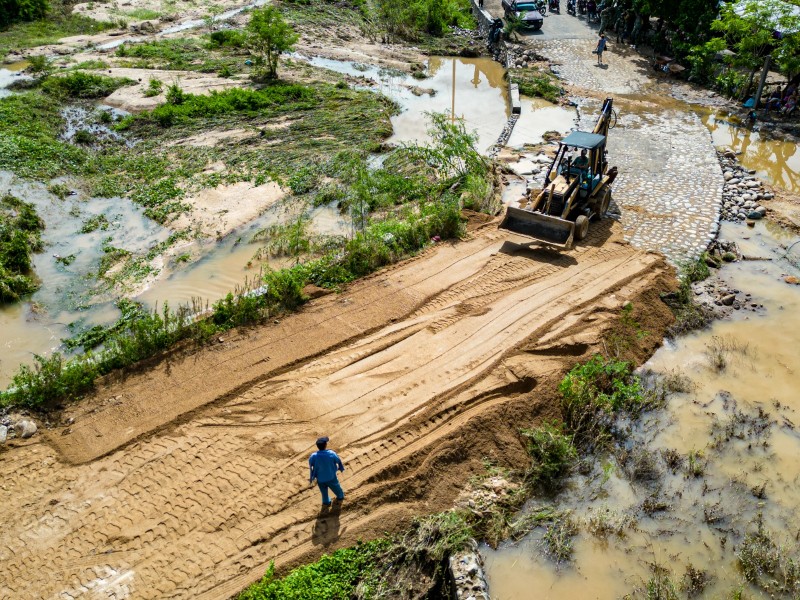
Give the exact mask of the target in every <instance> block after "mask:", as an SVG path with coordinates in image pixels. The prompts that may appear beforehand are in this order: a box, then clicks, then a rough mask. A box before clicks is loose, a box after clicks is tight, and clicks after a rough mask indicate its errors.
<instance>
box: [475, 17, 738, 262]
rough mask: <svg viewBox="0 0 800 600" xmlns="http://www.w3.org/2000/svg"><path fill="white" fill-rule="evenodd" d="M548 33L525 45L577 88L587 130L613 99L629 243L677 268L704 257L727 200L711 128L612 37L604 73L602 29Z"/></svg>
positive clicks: (566, 21) (557, 21)
mask: <svg viewBox="0 0 800 600" xmlns="http://www.w3.org/2000/svg"><path fill="white" fill-rule="evenodd" d="M488 6H489V7H490V8H489V10H492V9H493V7H494V2H493V1H492V3H490V4H488ZM496 10H498V12H497V13H496V14H500V12H499V6H498V8H497V9H496ZM594 28H596V26H594ZM542 29H543V31H545V32H546V35H544V34H543V35H540V36H537V35H533V34H531V35H527V36H525V38H524V41H523V45H524V46H525V47H529V48H531V49H533V50H535V51H536V52H537V53H538V54H541V55H543V56H545V57H547V58H548V59H550V60H551V61H552V63H553V69H554V71H555V72H557V74H558V75H559V77H561V78H562V80H563V81H564V83H565V84H568V85H569V86H571V87H572V88H573V89H572V91H571V96H572V97H573V99H574V100H575V101H576V102H577V103H578V104H579V106H580V108H581V110H580V112H581V119H580V125H579V126H580V128H581V129H588V130H591V128H592V127H593V125H594V121H595V119H596V117H597V114H598V111H599V108H600V101H599V98H600V97H602V96H603V95H608V96H612V97H614V98H615V107H616V108H617V114H618V120H617V124H616V127H615V128H614V129H612V130H611V132H610V134H609V143H608V148H609V162H610V164H611V165H616V166H618V167H619V177H618V178H617V180H616V183H615V184H614V202H615V204H616V208H617V209H618V210H619V212H620V214H621V217H620V218H621V221H622V225H623V228H624V232H625V238H626V239H627V240H628V241H630V242H631V243H633V244H634V245H636V246H638V247H640V248H644V249H647V250H655V251H658V252H662V253H664V254H665V255H666V256H667V258H668V259H669V260H670V261H671V262H673V263H678V262H680V261H681V260H684V259H686V258H687V257H689V256H696V255H698V254H699V253H700V252H702V251H703V250H704V249H705V247H706V245H707V244H708V242H709V241H710V240H711V239H712V238H713V237H714V235H715V234H716V231H717V229H718V227H719V212H720V208H721V202H722V185H723V179H722V171H721V169H720V166H719V163H718V161H717V158H716V153H715V150H714V146H713V144H712V140H711V134H710V133H709V131H708V130H707V129H706V127H705V126H704V125H703V123H702V122H701V121H700V119H699V117H698V116H697V115H696V114H695V113H694V112H693V111H692V110H691V107H690V106H689V105H688V104H684V103H682V102H679V101H675V100H671V99H668V98H667V97H668V96H669V94H670V92H671V89H672V86H673V85H676V84H675V83H673V82H671V81H665V80H658V79H657V78H656V77H654V73H653V71H652V70H651V69H650V67H649V61H648V59H647V58H645V57H643V56H641V55H640V54H638V53H636V52H633V51H632V50H630V49H629V48H627V47H625V46H623V45H619V44H615V43H614V41H613V33H612V34H610V35H611V36H612V39H611V40H610V43H609V51H608V52H606V53H605V55H604V60H605V62H606V63H607V66H606V67H604V68H601V67H598V66H596V65H595V62H596V57H595V55H593V54H592V49H593V48H594V47H595V44H596V39H597V35H596V32H595V31H594V30H593V28H592V27H590V26H589V25H587V24H586V23H585V22H584V21H583V20H582V19H577V18H575V17H572V16H569V15H567V14H566V12H564V14H562V15H548V16H547V18H546V20H545V25H544V27H543V28H542ZM582 96H584V97H582Z"/></svg>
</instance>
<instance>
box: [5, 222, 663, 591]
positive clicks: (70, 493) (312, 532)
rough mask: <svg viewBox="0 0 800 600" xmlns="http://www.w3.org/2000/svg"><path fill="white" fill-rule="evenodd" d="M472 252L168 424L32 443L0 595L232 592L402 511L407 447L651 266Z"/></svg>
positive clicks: (420, 446) (445, 425)
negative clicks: (161, 428)
mask: <svg viewBox="0 0 800 600" xmlns="http://www.w3.org/2000/svg"><path fill="white" fill-rule="evenodd" d="M495 235H496V234H495ZM428 259H429V258H428V257H423V258H422V259H420V261H419V262H424V261H425V260H428ZM466 262H467V263H468V264H469V266H470V268H468V269H465V270H463V271H461V272H459V273H458V277H456V276H455V274H453V273H451V274H450V277H449V279H448V282H447V284H446V285H443V286H442V288H441V289H440V290H439V291H435V292H434V293H433V294H431V295H430V296H429V297H430V298H431V302H430V303H423V304H422V305H421V306H420V307H419V308H418V310H416V311H414V312H412V313H411V314H410V315H409V317H408V318H407V319H403V320H400V321H398V322H396V323H387V324H386V325H385V326H384V327H383V328H379V329H376V330H375V331H373V332H372V333H369V334H367V335H364V336H361V337H359V338H356V339H355V340H354V341H352V342H351V343H348V344H345V345H343V346H342V347H340V348H338V349H337V350H334V351H332V352H329V353H324V354H322V355H320V356H319V357H318V358H316V359H313V360H310V361H308V362H306V363H305V364H302V365H299V366H297V367H296V368H294V369H291V370H288V371H286V372H284V373H281V374H278V375H274V376H272V377H268V378H266V379H264V380H262V381H257V382H255V383H254V384H253V385H251V386H249V387H248V388H247V389H244V390H241V391H240V392H239V393H238V394H237V395H235V396H234V397H232V398H230V399H228V400H226V401H225V402H221V403H218V404H217V405H215V406H213V407H209V408H208V409H206V410H204V411H202V412H200V413H197V414H196V415H195V417H194V418H193V419H192V420H190V421H188V422H186V423H184V424H183V425H181V426H180V427H178V428H177V429H174V430H173V431H171V432H169V433H163V434H161V435H158V436H154V437H150V438H147V439H141V440H139V441H137V442H134V443H133V444H132V445H130V446H128V447H127V448H126V449H125V450H124V451H118V452H115V453H113V454H110V455H108V456H106V457H104V458H100V459H98V460H95V461H93V462H91V463H88V464H86V465H81V466H67V465H63V464H60V463H57V462H55V461H52V457H53V453H52V451H50V450H49V449H46V448H44V447H42V451H43V452H45V453H46V454H47V455H48V457H49V459H50V460H51V461H52V462H50V463H49V464H48V466H47V467H46V468H43V467H41V466H39V465H37V464H35V462H29V463H27V464H28V467H29V468H30V469H31V470H32V471H34V472H36V476H37V484H36V485H35V486H33V489H32V490H31V491H32V494H31V496H30V497H26V490H25V489H24V488H22V487H21V486H19V487H17V488H15V490H16V491H15V493H14V502H15V507H14V509H13V514H14V515H15V518H14V519H12V518H10V517H11V514H12V512H11V511H10V509H9V508H2V509H0V515H1V516H2V518H3V520H4V522H6V523H8V524H9V525H8V528H7V530H6V535H5V536H4V539H3V542H2V545H0V556H2V557H4V558H8V559H9V560H8V561H6V562H7V568H6V569H4V570H3V574H1V575H0V596H2V595H3V594H8V595H10V597H20V598H25V597H31V598H38V597H45V598H48V597H53V598H79V597H85V598H89V597H92V598H95V597H101V598H106V597H124V596H125V595H126V594H128V595H129V597H135V598H164V597H169V598H226V597H228V596H230V595H232V594H234V593H235V592H237V591H239V589H241V587H243V586H244V585H245V584H247V583H249V582H250V581H252V580H254V579H257V578H258V577H259V576H260V575H261V573H262V572H263V569H264V568H265V567H266V565H267V564H268V563H269V561H270V560H276V562H277V563H278V564H279V565H281V564H289V563H291V562H293V561H295V560H297V559H299V558H300V557H303V556H305V555H307V554H313V553H314V552H316V551H317V550H316V549H317V548H319V547H328V545H329V544H330V543H332V542H333V541H335V540H336V539H337V537H338V535H342V536H343V537H342V539H351V540H352V539H353V536H355V535H357V533H358V532H359V531H366V530H369V529H370V528H373V529H374V528H375V527H380V526H381V523H383V522H384V520H385V519H386V518H387V516H388V515H389V514H394V513H395V512H397V511H401V512H402V511H403V510H408V505H404V504H403V503H402V502H398V503H396V504H394V505H386V506H382V507H381V508H379V509H376V505H379V504H380V498H382V497H384V496H385V495H386V494H387V493H390V490H391V489H392V486H394V485H397V484H398V482H400V481H402V480H403V478H404V477H406V476H407V475H408V473H407V472H405V471H404V470H403V465H404V464H405V463H406V462H407V461H409V459H410V458H411V457H412V456H415V455H420V453H425V452H429V451H430V449H431V448H434V447H436V445H437V444H438V443H439V442H440V440H443V439H444V438H447V437H448V436H451V435H456V434H457V433H458V431H459V429H460V428H462V427H463V426H464V424H465V423H467V422H468V421H469V420H470V419H472V418H474V417H475V416H477V415H480V414H482V413H483V412H484V411H487V410H490V409H491V408H492V407H494V406H497V405H498V404H501V403H503V402H506V401H507V400H508V399H509V397H510V396H509V395H508V394H505V393H502V392H493V391H492V390H495V389H502V386H503V385H505V384H506V383H507V382H503V381H499V380H498V379H497V378H496V377H494V376H493V375H492V373H493V371H494V370H495V369H496V368H497V366H498V365H499V364H500V363H501V361H502V360H503V357H504V356H506V355H508V353H509V352H512V351H514V349H515V348H516V347H518V346H519V345H520V344H522V343H527V342H529V341H530V340H531V339H533V340H535V339H539V338H541V337H545V336H547V334H548V332H550V331H552V330H553V329H556V328H558V327H559V326H560V324H561V323H563V321H564V320H565V318H566V316H567V315H570V314H572V315H573V318H575V314H578V315H580V314H581V310H582V307H584V306H589V305H593V303H596V302H597V301H598V299H599V298H603V297H605V296H607V295H608V294H609V293H610V292H611V291H618V290H620V289H621V288H622V287H623V286H625V285H630V284H631V282H633V281H637V282H641V284H642V285H646V284H647V282H648V281H650V280H651V279H649V278H652V277H653V272H654V271H656V272H658V271H659V269H660V268H661V263H660V259H659V258H658V257H657V256H655V255H649V254H645V253H641V252H636V251H634V250H633V249H631V248H630V247H628V246H625V245H620V244H617V243H613V242H609V243H607V244H606V245H605V246H603V247H601V248H594V247H584V248H581V249H579V251H577V252H574V253H571V254H569V255H564V256H563V257H561V258H558V259H557V260H556V261H553V262H552V263H542V262H537V261H534V260H531V259H530V258H525V257H524V256H520V255H513V254H511V255H509V254H506V253H503V252H499V253H497V252H495V253H486V254H485V256H484V260H482V261H476V260H472V261H466ZM504 264H505V265H508V268H507V269H506V268H504V266H503V265H504ZM420 266H424V265H420ZM413 267H414V263H410V264H409V265H407V266H406V267H404V269H405V270H408V269H411V268H413ZM404 269H397V270H390V271H388V272H387V273H386V274H384V275H383V277H382V278H379V277H376V278H373V280H372V284H371V285H373V286H375V287H378V286H381V285H382V284H383V280H385V279H387V278H391V277H398V276H399V277H402V276H403V275H404V273H405V272H406V271H405V270H404ZM453 280H455V282H454V283H451V282H452V281H453ZM388 290H389V291H392V289H391V288H388ZM548 365H550V366H548V367H547V368H552V366H551V364H550V363H548ZM534 368H535V367H534ZM320 432H325V433H328V434H329V435H331V436H333V438H334V440H335V441H336V448H337V450H338V451H340V453H341V455H342V457H343V459H344V460H345V461H346V462H347V464H348V467H349V468H348V471H347V473H346V474H345V477H344V478H343V484H344V486H345V487H346V489H348V492H349V497H348V501H347V502H348V508H347V510H346V511H345V512H344V513H343V514H342V515H341V517H340V521H341V526H342V529H341V531H338V532H337V530H336V528H335V527H334V524H333V521H332V520H331V518H330V517H329V518H328V520H327V521H324V520H320V519H318V513H317V507H318V503H319V498H318V491H317V490H316V488H309V486H308V482H307V473H306V458H307V454H308V452H309V450H310V448H309V442H310V441H313V439H314V438H315V437H316V436H317V435H318V433H320ZM423 462H424V461H423ZM1 474H2V473H0V475H1ZM65 481H70V482H72V483H71V486H70V488H69V489H68V490H66V491H65V490H59V489H58V488H57V486H58V485H63V483H64V482H65ZM48 486H49V487H48ZM50 498H53V499H54V500H56V504H53V505H49V504H48V500H49V499H50ZM414 502H415V501H413V500H412V501H411V503H410V506H411V508H414V506H415V505H414ZM6 506H8V505H6ZM332 527H333V529H331V528H332ZM323 530H324V531H323ZM348 536H349V537H348Z"/></svg>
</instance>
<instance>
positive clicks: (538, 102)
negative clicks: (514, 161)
mask: <svg viewBox="0 0 800 600" xmlns="http://www.w3.org/2000/svg"><path fill="white" fill-rule="evenodd" d="M520 101H521V103H522V113H521V114H520V117H519V119H518V120H517V124H516V125H514V131H512V132H511V137H510V138H509V139H508V143H507V145H508V146H510V147H512V148H520V147H522V146H523V145H524V144H538V143H540V142H542V141H543V138H542V136H543V135H544V133H545V132H547V131H557V132H559V133H561V134H566V133H569V132H570V131H572V130H573V129H575V127H576V124H577V120H578V115H577V114H576V112H575V109H572V108H563V107H561V106H558V105H556V104H552V103H551V102H548V101H547V100H543V99H541V98H528V97H526V96H522V98H520Z"/></svg>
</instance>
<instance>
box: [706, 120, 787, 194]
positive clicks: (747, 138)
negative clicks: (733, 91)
mask: <svg viewBox="0 0 800 600" xmlns="http://www.w3.org/2000/svg"><path fill="white" fill-rule="evenodd" d="M701 119H702V120H703V123H704V124H705V125H706V127H708V130H709V131H710V132H711V137H712V139H713V140H714V145H715V146H717V147H729V148H732V149H733V150H734V151H735V152H741V154H740V155H739V156H738V157H737V159H738V160H739V162H740V163H741V164H742V166H744V167H746V168H748V169H755V170H756V176H758V177H760V178H762V179H764V180H766V181H767V182H769V183H772V184H774V185H778V186H780V187H783V188H785V189H787V190H790V191H793V192H796V193H800V152H798V150H797V144H796V143H794V142H785V141H781V140H773V139H769V138H766V137H764V136H762V135H761V134H760V133H758V132H757V131H751V130H750V129H748V128H747V127H743V126H742V125H741V123H740V122H739V121H738V118H737V117H736V116H734V115H730V114H728V113H724V112H716V113H710V114H703V115H701Z"/></svg>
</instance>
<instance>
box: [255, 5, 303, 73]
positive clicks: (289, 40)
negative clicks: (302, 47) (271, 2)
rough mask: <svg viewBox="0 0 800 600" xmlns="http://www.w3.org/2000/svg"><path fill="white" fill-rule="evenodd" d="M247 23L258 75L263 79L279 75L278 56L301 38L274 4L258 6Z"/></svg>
mask: <svg viewBox="0 0 800 600" xmlns="http://www.w3.org/2000/svg"><path fill="white" fill-rule="evenodd" d="M252 15H253V16H252V18H251V19H250V22H249V23H248V24H247V45H248V48H249V49H250V53H251V54H252V55H253V56H254V57H255V63H256V67H257V71H256V76H257V77H258V78H261V79H276V78H277V77H278V58H279V57H280V55H281V54H283V53H284V52H287V51H289V50H291V49H292V47H293V46H294V43H295V42H296V41H297V40H298V39H299V37H300V36H298V35H297V34H296V33H295V32H294V30H293V29H292V28H291V27H290V26H289V24H288V23H287V22H286V21H284V20H283V17H282V16H281V13H280V11H279V10H278V9H277V8H275V7H274V6H265V7H264V8H257V9H255V10H254V11H253V13H252Z"/></svg>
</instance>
